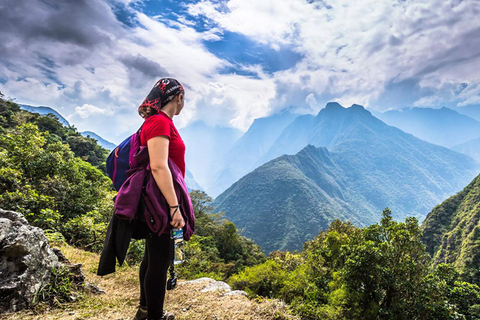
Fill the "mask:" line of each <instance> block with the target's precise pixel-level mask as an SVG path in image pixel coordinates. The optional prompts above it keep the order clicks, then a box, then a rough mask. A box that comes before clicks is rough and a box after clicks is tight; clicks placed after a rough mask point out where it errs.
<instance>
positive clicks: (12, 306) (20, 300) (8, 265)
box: [0, 209, 85, 314]
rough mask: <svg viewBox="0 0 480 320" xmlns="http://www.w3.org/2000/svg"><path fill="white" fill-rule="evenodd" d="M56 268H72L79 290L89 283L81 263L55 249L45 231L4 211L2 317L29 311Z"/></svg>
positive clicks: (0, 214) (0, 225)
mask: <svg viewBox="0 0 480 320" xmlns="http://www.w3.org/2000/svg"><path fill="white" fill-rule="evenodd" d="M59 258H60V259H59ZM59 260H60V261H63V262H64V263H61V262H59ZM53 268H68V269H69V271H70V272H71V274H72V275H71V281H72V282H73V283H74V284H76V285H77V286H78V287H80V286H81V285H82V284H83V282H84V280H85V275H84V274H83V273H82V270H81V264H77V265H73V264H71V263H70V262H69V261H68V259H66V258H65V256H64V255H63V254H62V253H61V252H60V250H58V249H56V250H52V248H51V247H50V245H49V243H48V240H47V238H46V237H45V234H44V232H43V230H42V229H40V228H37V227H33V226H31V225H29V224H28V222H27V220H26V219H25V218H24V217H23V215H22V214H20V213H17V212H14V211H6V210H2V209H0V314H1V313H4V312H13V311H18V310H22V309H26V308H29V307H30V306H31V304H32V302H33V301H34V298H35V296H36V294H37V293H38V292H39V290H40V289H41V288H43V287H45V286H46V285H47V284H48V283H49V282H50V278H51V272H52V269H53ZM74 296H75V294H74V293H72V297H73V298H72V300H74V299H76V297H74Z"/></svg>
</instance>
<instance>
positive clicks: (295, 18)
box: [190, 0, 480, 107]
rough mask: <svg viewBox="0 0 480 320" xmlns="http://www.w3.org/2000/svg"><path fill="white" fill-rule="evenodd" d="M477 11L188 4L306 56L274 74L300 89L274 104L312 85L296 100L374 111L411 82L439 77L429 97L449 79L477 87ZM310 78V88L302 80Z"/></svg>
mask: <svg viewBox="0 0 480 320" xmlns="http://www.w3.org/2000/svg"><path fill="white" fill-rule="evenodd" d="M478 12H480V3H479V2H478V1H472V0H470V1H463V2H462V1H460V2H459V1H456V0H453V1H440V0H435V1H428V2H418V1H403V2H397V1H392V0H380V1H378V0H362V1H348V0H340V1H328V2H326V1H323V2H313V3H308V2H307V1H301V0H265V1H256V0H231V1H228V2H226V3H225V4H223V5H220V4H218V2H210V1H202V2H200V3H197V4H194V5H191V6H190V13H191V14H195V15H198V16H205V17H207V18H208V19H211V20H213V21H214V22H215V23H216V24H217V25H218V26H220V27H222V28H224V29H226V30H229V31H232V32H238V33H242V34H244V35H246V36H248V37H250V38H251V39H254V40H257V41H258V42H262V43H268V44H269V45H270V46H271V47H277V48H278V47H282V46H285V47H293V48H294V50H295V51H297V52H300V53H302V54H303V55H304V56H305V58H304V59H303V60H302V61H301V62H300V63H299V64H297V66H295V68H291V69H289V70H286V71H284V72H280V73H277V74H275V75H274V79H276V80H277V82H278V85H279V86H282V84H283V87H286V86H287V85H288V84H289V83H292V80H293V82H294V83H295V85H296V86H295V87H292V88H293V90H292V91H291V92H288V90H286V91H284V92H278V96H277V99H275V100H274V102H275V103H281V102H282V101H288V100H289V99H288V97H286V96H287V95H289V94H293V95H295V94H296V91H295V90H298V86H305V87H307V86H308V90H305V92H302V95H303V97H298V98H302V99H301V100H302V101H303V100H304V99H305V97H306V95H308V94H309V93H310V92H312V91H313V92H315V93H316V96H317V97H321V96H322V95H323V96H324V97H325V99H330V98H332V97H336V98H338V99H340V100H342V103H344V104H349V103H350V102H355V103H362V104H366V105H369V104H373V105H374V106H375V103H376V102H379V101H382V99H380V100H378V101H377V99H378V98H379V97H380V98H381V96H382V94H384V93H385V91H386V88H385V86H386V84H389V83H390V84H391V85H392V86H393V87H394V86H395V84H396V83H400V84H401V83H402V81H403V80H408V79H410V78H416V79H418V81H420V80H421V79H423V78H434V79H438V80H439V81H440V83H439V84H438V85H435V86H433V87H431V88H429V87H426V88H424V89H429V90H430V89H431V90H430V91H436V90H437V91H438V90H441V83H443V82H446V81H454V82H456V83H460V82H465V81H468V80H469V81H472V82H475V83H478V82H479V81H478V76H477V70H478V67H479V64H480V32H478V30H479V28H480V20H479V19H477V15H478ZM305 76H308V78H309V81H308V83H306V82H304V81H299V79H300V78H302V77H305ZM429 90H424V91H429ZM386 94H387V95H389V94H390V93H389V92H386ZM418 99H423V96H420V97H418ZM321 100H323V99H321V98H320V99H319V101H321ZM346 101H348V102H349V103H345V102H346ZM397 102H398V103H399V105H400V101H397ZM298 103H299V102H298V99H297V104H298ZM418 103H419V104H421V103H422V102H421V101H420V102H418ZM376 107H382V106H378V105H377V106H376Z"/></svg>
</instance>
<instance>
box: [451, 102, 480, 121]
mask: <svg viewBox="0 0 480 320" xmlns="http://www.w3.org/2000/svg"><path fill="white" fill-rule="evenodd" d="M455 111H457V112H458V113H461V114H464V115H466V116H469V117H470V118H473V119H475V120H477V121H480V104H478V105H470V106H464V107H457V108H455Z"/></svg>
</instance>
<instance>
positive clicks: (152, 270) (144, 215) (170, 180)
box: [97, 78, 195, 320]
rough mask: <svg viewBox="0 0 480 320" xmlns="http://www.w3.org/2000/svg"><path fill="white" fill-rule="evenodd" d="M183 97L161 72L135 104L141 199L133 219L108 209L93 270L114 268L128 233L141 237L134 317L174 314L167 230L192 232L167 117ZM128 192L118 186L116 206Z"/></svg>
mask: <svg viewBox="0 0 480 320" xmlns="http://www.w3.org/2000/svg"><path fill="white" fill-rule="evenodd" d="M184 101H185V91H184V88H183V86H182V85H181V84H180V83H179V82H178V81H177V80H175V79H172V78H164V79H160V80H159V81H158V82H157V83H156V84H155V86H154V87H153V88H152V90H151V91H150V93H149V94H148V96H147V97H146V98H145V100H144V101H143V103H142V104H141V105H140V107H138V113H139V114H140V116H141V117H142V118H144V119H145V121H144V123H143V126H142V128H141V131H140V147H139V150H140V152H137V154H139V153H142V152H144V151H147V150H148V157H146V156H145V157H144V159H145V161H144V162H145V163H144V164H143V166H142V168H143V169H142V170H146V171H147V172H148V174H147V175H146V177H147V179H146V181H147V182H144V187H143V189H144V195H143V198H142V199H143V202H142V200H141V205H140V206H138V208H139V209H138V210H137V204H135V207H134V212H136V216H135V219H134V221H127V220H122V219H119V218H118V217H116V215H113V217H112V220H111V221H110V225H109V227H108V230H107V236H106V238H105V244H104V249H103V252H102V256H101V258H100V264H99V268H98V271H97V274H99V275H105V274H108V273H111V272H114V271H115V263H116V261H115V258H117V259H118V260H119V263H120V264H122V262H123V260H124V258H125V254H126V251H127V249H128V244H129V242H130V239H131V238H132V237H133V238H135V239H146V240H145V253H144V256H143V260H142V263H141V265H140V272H139V276H140V305H139V307H138V310H137V313H136V315H135V317H134V320H144V319H147V320H171V319H175V316H174V315H173V314H172V313H170V312H167V311H165V310H164V308H163V304H164V300H165V291H166V282H167V271H168V269H169V266H170V265H171V263H172V259H173V240H172V239H171V236H170V230H171V229H172V228H184V236H185V240H188V238H190V236H191V234H192V233H193V230H194V220H195V217H194V214H193V209H192V205H191V199H190V197H189V195H188V190H187V188H186V185H185V181H184V178H185V144H184V143H183V140H182V138H181V137H180V134H179V133H178V131H177V129H176V128H175V125H174V123H173V120H172V119H173V117H174V116H176V115H178V114H180V112H181V111H182V109H183V106H184ZM145 147H146V148H145ZM142 154H144V153H142ZM147 165H148V166H147ZM142 181H143V178H142ZM125 183H126V182H125ZM141 183H142V182H140V188H142V186H141ZM137 184H138V183H137ZM135 188H136V189H138V188H137V187H136V186H135ZM126 189H127V188H126ZM136 189H135V190H136ZM128 190H130V189H128ZM129 192H130V191H127V192H125V191H123V193H122V189H120V190H119V193H118V195H117V199H116V203H115V204H116V207H115V210H116V212H117V209H118V208H117V204H118V202H119V201H118V197H124V199H125V198H127V201H126V203H128V204H129V203H130V202H129V201H128V197H129V196H130V195H131V194H129ZM160 198H162V199H160ZM142 204H143V205H142ZM133 205H134V204H132V206H133ZM132 222H133V223H132Z"/></svg>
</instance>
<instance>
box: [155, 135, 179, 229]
mask: <svg viewBox="0 0 480 320" xmlns="http://www.w3.org/2000/svg"><path fill="white" fill-rule="evenodd" d="M169 143H170V140H169V138H168V137H167V136H157V137H154V138H151V139H149V140H148V141H147V147H148V155H149V157H150V169H151V170H152V175H153V178H154V179H155V182H156V183H157V186H158V188H159V189H160V192H162V194H163V196H164V197H165V200H167V203H168V205H169V206H177V205H178V200H177V195H176V194H175V189H174V187H173V178H172V173H171V172H170V168H169V167H168V146H169ZM178 210H180V208H179V209H178ZM174 212H175V209H170V216H171V215H172V214H173V213H174ZM170 224H171V225H172V226H173V227H174V228H183V227H184V226H185V221H184V220H183V216H182V214H181V212H177V213H176V214H175V215H174V216H173V218H172V222H171V223H170Z"/></svg>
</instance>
